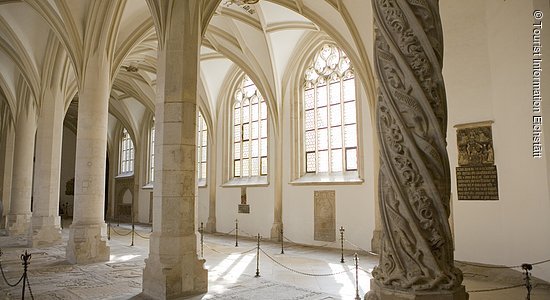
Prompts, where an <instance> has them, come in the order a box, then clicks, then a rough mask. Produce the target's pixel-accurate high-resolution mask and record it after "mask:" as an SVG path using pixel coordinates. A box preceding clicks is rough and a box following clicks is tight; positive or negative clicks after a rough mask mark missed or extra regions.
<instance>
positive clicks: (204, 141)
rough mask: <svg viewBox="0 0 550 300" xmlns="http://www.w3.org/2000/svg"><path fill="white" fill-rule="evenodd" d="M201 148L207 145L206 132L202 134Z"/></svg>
mask: <svg viewBox="0 0 550 300" xmlns="http://www.w3.org/2000/svg"><path fill="white" fill-rule="evenodd" d="M201 142H202V146H206V145H207V144H208V131H206V130H205V131H203V132H202V141H201Z"/></svg>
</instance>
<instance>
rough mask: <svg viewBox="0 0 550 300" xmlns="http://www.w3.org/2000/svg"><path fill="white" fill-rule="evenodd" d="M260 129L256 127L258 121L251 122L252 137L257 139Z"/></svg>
mask: <svg viewBox="0 0 550 300" xmlns="http://www.w3.org/2000/svg"><path fill="white" fill-rule="evenodd" d="M259 131H260V129H259V128H258V121H255V122H252V138H253V139H257V138H258V134H259V133H260V132H259Z"/></svg>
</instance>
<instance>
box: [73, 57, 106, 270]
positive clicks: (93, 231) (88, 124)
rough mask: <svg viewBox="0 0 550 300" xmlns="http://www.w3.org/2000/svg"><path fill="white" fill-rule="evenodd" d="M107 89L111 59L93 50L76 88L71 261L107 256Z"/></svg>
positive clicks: (99, 258)
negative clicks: (76, 109)
mask: <svg viewBox="0 0 550 300" xmlns="http://www.w3.org/2000/svg"><path fill="white" fill-rule="evenodd" d="M109 93H110V63H109V60H108V59H107V57H106V56H104V55H100V53H96V54H94V55H93V56H92V57H90V58H89V59H88V64H87V67H86V68H85V74H84V78H83V83H82V84H81V87H80V89H79V99H78V123H77V133H76V160H75V182H74V214H73V223H72V225H71V227H70V231H69V242H68V245H67V260H68V261H69V262H71V263H77V264H81V263H82V264H84V263H92V262H98V261H108V260H109V254H110V249H109V246H108V245H107V242H106V228H107V227H106V224H105V220H104V217H103V216H104V211H103V210H104V207H105V164H106V158H107V126H108V114H109V111H108V108H109Z"/></svg>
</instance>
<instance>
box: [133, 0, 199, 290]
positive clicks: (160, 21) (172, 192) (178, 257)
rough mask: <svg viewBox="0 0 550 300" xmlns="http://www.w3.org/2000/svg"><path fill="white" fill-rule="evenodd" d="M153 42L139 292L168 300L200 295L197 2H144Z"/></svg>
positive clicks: (159, 0) (192, 0) (188, 0)
mask: <svg viewBox="0 0 550 300" xmlns="http://www.w3.org/2000/svg"><path fill="white" fill-rule="evenodd" d="M147 4H148V5H149V8H150V10H151V12H152V14H153V19H154V20H155V23H156V24H155V25H156V26H157V27H156V28H157V35H158V37H159V50H158V51H159V52H158V72H157V99H156V105H155V184H154V188H153V197H154V198H153V233H152V234H151V239H150V242H149V256H148V258H147V259H146V261H145V269H144V271H143V293H144V294H145V295H147V296H149V297H152V298H154V299H173V298H179V297H185V296H189V295H194V294H200V293H205V292H206V291H207V286H208V273H207V271H206V270H205V269H204V267H203V264H204V260H203V259H199V258H198V255H197V232H196V228H195V222H196V210H195V206H196V198H195V196H196V192H197V189H196V172H195V171H196V167H197V165H196V142H197V140H196V135H197V130H196V124H195V123H196V119H197V117H196V116H197V115H196V113H197V97H198V92H197V91H198V78H199V57H200V45H201V39H202V32H201V30H202V26H203V25H202V16H201V13H202V9H201V8H202V6H203V5H204V1H203V0H187V1H179V0H176V1H170V0H167V1H162V0H157V1H154V0H150V1H148V2H147Z"/></svg>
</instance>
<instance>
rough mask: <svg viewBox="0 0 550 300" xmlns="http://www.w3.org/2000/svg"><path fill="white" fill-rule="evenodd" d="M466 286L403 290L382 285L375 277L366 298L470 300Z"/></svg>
mask: <svg viewBox="0 0 550 300" xmlns="http://www.w3.org/2000/svg"><path fill="white" fill-rule="evenodd" d="M468 297H469V295H468V293H466V288H465V287H464V286H463V285H461V286H460V287H458V288H456V289H455V290H452V291H413V290H410V291H402V290H396V289H391V288H386V287H381V286H380V285H379V284H378V282H377V281H376V280H375V279H371V281H370V292H368V293H367V294H366V295H365V298H364V299H365V300H468Z"/></svg>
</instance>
